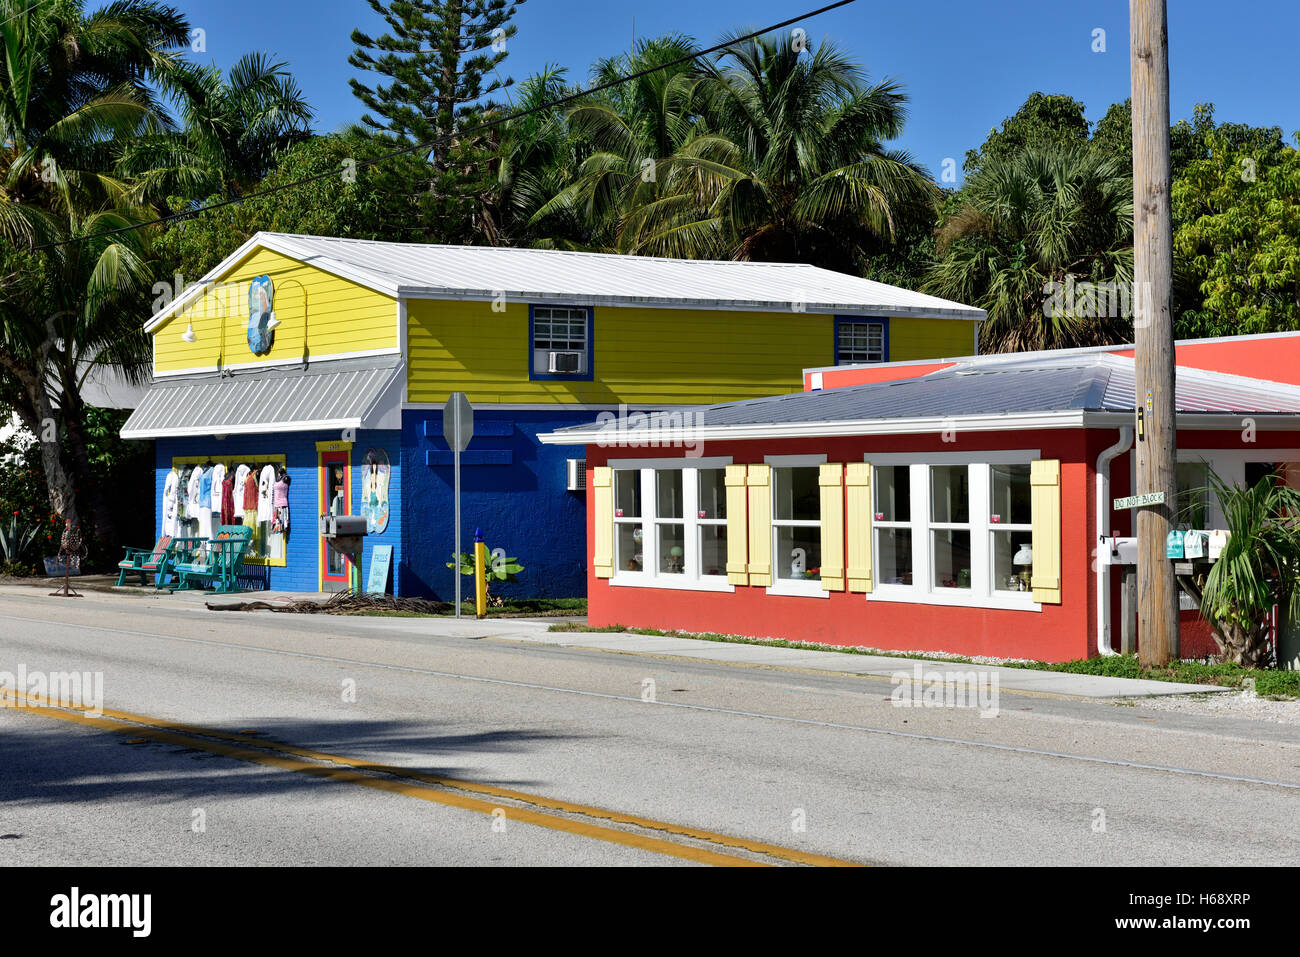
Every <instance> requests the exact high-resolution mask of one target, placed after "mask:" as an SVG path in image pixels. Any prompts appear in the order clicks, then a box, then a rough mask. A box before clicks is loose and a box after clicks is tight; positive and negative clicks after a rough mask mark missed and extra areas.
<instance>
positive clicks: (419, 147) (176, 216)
mask: <svg viewBox="0 0 1300 957" xmlns="http://www.w3.org/2000/svg"><path fill="white" fill-rule="evenodd" d="M853 2H854V0H836V2H834V3H830V4H827V5H826V6H824V7H818V8H817V9H816V10H813V11H810V12H809V13H804V14H801V15H799V16H797V17H791V18H789V19H788V20H782V21H781V22H780V23H774V24H772V25H771V26H768V27H763V28H762V29H761V30H754V31H753V32H751V33H746V34H745V35H744V36H739V37H733V38H732V39H730V40H728V41H726V42H725V43H718V44H715V45H714V46H711V47H709V48H708V49H706V50H700V51H698V52H696V53H688V54H686V55H684V56H680V57H677V58H676V59H673V60H669V61H667V62H666V63H660V64H658V65H656V66H652V67H647V68H646V69H644V70H638V71H637V72H636V73H629V74H627V75H626V76H620V77H615V78H614V79H612V80H606V81H605V82H604V83H600V84H597V85H596V86H592V87H588V88H586V89H583V90H578V91H576V92H574V93H570V94H567V95H566V96H562V97H560V98H558V99H555V100H551V101H549V102H546V103H540V104H538V105H537V106H533V107H529V108H528V109H526V110H519V111H518V112H515V113H508V114H506V115H505V116H500V117H497V118H496V119H494V120H489V121H487V122H485V123H480V124H478V125H477V126H472V127H470V128H469V129H464V130H457V131H456V132H455V133H452V134H446V135H444V136H439V137H435V138H434V139H432V140H429V141H427V142H424V143H416V144H414V145H412V146H404V147H402V148H401V149H397V150H393V151H392V152H390V153H385V154H383V155H382V156H376V157H374V158H372V159H363V160H353V161H352V165H351V166H338V167H336V168H334V169H329V170H326V171H325V172H323V173H316V174H314V175H312V176H306V177H304V178H302V179H299V180H294V181H293V182H291V183H282V184H280V185H279V186H272V187H271V188H269V189H264V190H261V191H259V192H256V193H249V194H248V195H247V196H237V197H235V198H233V199H223V200H221V201H220V202H217V203H212V204H211V205H209V206H204V207H203V208H202V209H196V210H185V211H182V212H179V213H171V214H170V215H167V216H160V217H158V218H157V219H151V220H148V221H146V222H143V223H135V224H134V225H131V226H119V227H117V228H116V229H109V230H105V231H104V232H99V233H91V234H89V235H86V236H74V237H72V238H71V239H61V240H59V241H58V242H54V243H45V244H43V245H40V246H35V247H33V249H34V250H42V249H57V248H59V247H60V246H70V245H72V244H73V243H79V242H84V241H85V240H88V239H101V238H103V237H105V236H114V235H117V234H118V233H127V232H132V231H134V230H137V229H143V228H145V227H146V226H160V225H162V224H163V223H170V222H175V221H177V220H181V219H189V218H192V217H195V216H199V215H201V214H203V213H206V212H210V211H212V210H214V209H221V208H223V207H226V206H238V205H239V204H241V203H245V202H248V201H249V200H251V199H261V198H262V197H264V196H271V195H273V194H275V193H282V192H284V191H285V190H289V189H296V188H297V187H299V186H306V185H307V184H308V183H314V182H317V181H318V180H322V179H327V178H329V177H332V176H338V175H339V174H341V173H343V172H344V170H345V169H346V170H348V171H349V172H350V171H352V170H356V169H361V168H364V167H367V166H375V165H377V164H379V163H385V162H387V161H388V160H391V159H396V158H397V157H399V156H407V155H409V154H411V153H416V152H420V151H424V152H428V151H430V150H432V149H433V148H434V147H435V146H440V145H442V144H443V143H444V142H447V141H449V140H451V139H452V138H453V137H465V136H471V135H474V134H476V133H482V132H484V131H486V130H490V129H493V128H495V127H497V126H501V125H502V124H504V123H509V122H511V121H513V120H519V119H523V118H524V117H525V116H531V115H532V114H534V113H541V112H543V111H546V110H553V109H555V108H556V107H559V106H564V105H565V104H567V103H572V102H573V101H574V100H578V99H581V98H582V97H584V96H590V95H591V94H593V93H600V92H603V91H604V90H608V89H612V88H613V87H616V86H621V85H622V84H624V83H630V82H632V81H633V80H639V79H641V77H644V76H649V75H650V74H652V73H658V72H660V71H662V70H667V69H669V68H670V67H674V66H679V65H681V64H683V63H689V62H692V61H694V60H698V59H699V58H700V57H705V56H709V55H710V54H713V53H718V52H720V51H722V50H725V49H727V48H728V47H732V46H735V45H736V44H738V43H743V42H745V41H746V40H752V39H754V38H755V37H759V36H762V35H763V34H765V33H771V32H772V31H773V30H780V29H781V28H782V27H788V26H790V25H791V24H793V23H798V22H800V21H801V20H810V19H812V18H813V17H816V16H820V15H821V14H823V13H827V12H829V11H831V10H835V9H837V8H838V7H843V6H847V5H848V4H850V3H853Z"/></svg>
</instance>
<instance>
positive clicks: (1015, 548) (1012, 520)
mask: <svg viewBox="0 0 1300 957" xmlns="http://www.w3.org/2000/svg"><path fill="white" fill-rule="evenodd" d="M1029 468H1030V467H1029V464H1028V463H1009V464H1006V465H992V466H989V470H990V471H989V474H990V476H991V479H992V480H991V482H990V489H989V492H990V494H991V496H992V499H991V503H990V506H989V539H990V547H991V548H992V550H993V591H995V592H1000V591H1005V592H1026V591H1029V581H1030V573H1031V572H1032V570H1033V569H1032V567H1031V566H1032V564H1033V560H1034V552H1033V543H1034V520H1033V493H1032V490H1031V489H1030V485H1029Z"/></svg>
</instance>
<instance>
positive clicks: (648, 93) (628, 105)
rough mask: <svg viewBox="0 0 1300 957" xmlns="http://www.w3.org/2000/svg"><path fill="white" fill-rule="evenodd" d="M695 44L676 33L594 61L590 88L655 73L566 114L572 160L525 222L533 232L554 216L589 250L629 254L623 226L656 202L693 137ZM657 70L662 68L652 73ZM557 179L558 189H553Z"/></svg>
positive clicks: (696, 121) (588, 100) (696, 114)
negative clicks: (575, 226)
mask: <svg viewBox="0 0 1300 957" xmlns="http://www.w3.org/2000/svg"><path fill="white" fill-rule="evenodd" d="M695 50H696V43H695V41H694V40H693V39H691V38H690V37H687V36H684V35H681V34H668V35H665V36H662V37H657V38H653V39H645V40H640V41H638V42H637V43H636V45H635V46H634V47H633V48H632V51H631V52H630V53H626V54H623V55H621V56H617V57H607V58H604V59H601V60H598V61H597V62H596V64H595V65H594V66H593V67H592V70H591V81H592V84H593V85H601V84H604V83H607V82H609V81H611V80H615V79H618V78H619V77H623V76H628V75H631V74H635V73H640V72H643V71H646V70H653V72H649V73H647V74H646V75H645V76H642V77H639V78H638V79H636V80H634V81H632V82H629V83H622V84H619V85H618V86H615V87H612V88H611V89H609V90H605V91H603V92H602V93H600V94H599V95H595V96H591V97H587V98H585V99H583V100H582V101H580V102H579V103H578V104H577V105H576V106H574V107H573V108H572V109H570V110H569V111H568V113H567V114H566V116H565V118H564V119H565V125H566V128H567V132H568V140H569V148H570V150H571V155H572V160H571V161H570V162H569V163H568V164H566V165H563V166H560V167H559V168H558V169H553V170H551V173H552V175H550V176H548V177H546V179H549V180H551V181H552V184H553V185H559V186H560V187H561V188H559V189H556V190H555V191H554V192H553V193H551V195H550V198H549V199H548V200H547V201H546V202H544V203H542V204H541V205H540V206H539V207H538V208H537V209H536V210H535V212H534V213H533V215H532V217H531V218H530V221H529V222H530V225H531V226H533V227H536V226H538V225H540V224H541V223H542V222H544V221H546V220H548V219H550V220H551V221H554V220H555V219H556V218H557V217H558V218H559V219H560V220H561V221H562V222H567V223H572V222H575V221H576V222H580V223H582V224H583V225H584V228H583V232H584V233H585V242H579V243H578V245H583V246H585V247H586V248H592V249H602V250H606V251H620V252H630V251H635V250H632V249H629V248H627V244H626V243H625V242H624V237H623V236H622V235H621V225H622V224H623V223H624V222H625V221H626V219H627V218H628V217H629V215H630V214H631V213H632V212H633V211H635V210H637V209H639V208H642V207H644V206H646V205H647V204H652V203H654V202H656V201H657V200H658V199H660V198H661V194H662V186H661V184H660V174H661V173H663V172H664V171H665V164H666V162H667V161H668V159H669V158H670V157H671V156H673V154H674V153H675V152H676V151H677V150H678V149H679V148H680V147H681V146H683V145H684V144H685V143H686V142H688V141H689V139H690V138H691V137H692V136H693V135H695V131H696V129H697V127H698V124H699V121H700V116H699V111H698V109H697V108H696V105H695V98H696V89H697V87H698V85H699V83H700V76H699V75H698V73H697V72H696V70H695V69H694V67H693V66H692V65H691V63H690V62H689V61H687V62H682V63H676V64H674V65H672V66H667V64H669V63H673V61H675V60H680V59H681V58H683V57H687V56H689V55H690V54H691V53H693V52H694V51H695ZM654 67H663V69H658V70H654V69H653V68H654ZM556 172H558V173H559V174H560V175H559V177H558V179H559V181H560V182H554V180H556V179H557V177H556V176H555V175H554V173H556Z"/></svg>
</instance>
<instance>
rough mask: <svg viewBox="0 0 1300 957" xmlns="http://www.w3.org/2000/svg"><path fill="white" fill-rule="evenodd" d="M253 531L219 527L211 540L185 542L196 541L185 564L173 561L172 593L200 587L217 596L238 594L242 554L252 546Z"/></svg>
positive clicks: (193, 540) (244, 528) (237, 526)
mask: <svg viewBox="0 0 1300 957" xmlns="http://www.w3.org/2000/svg"><path fill="white" fill-rule="evenodd" d="M252 538H253V530H252V529H251V528H249V527H248V526H247V525H221V526H218V528H217V533H216V534H215V535H214V536H213V537H212V538H211V539H207V540H204V539H185V540H184V541H185V542H186V543H190V542H200V543H201V545H200V546H199V547H198V548H195V549H193V550H192V551H191V552H190V554H189V555H188V557H187V560H185V561H177V562H176V564H175V566H174V570H175V572H176V576H177V579H178V580H177V582H176V584H175V585H173V586H171V588H172V591H188V590H189V589H191V588H202V589H205V590H211V591H215V592H218V593H222V594H225V593H227V592H234V591H240V587H239V572H240V569H242V568H243V566H244V554H245V553H246V552H247V551H248V546H249V545H250V544H251V543H252Z"/></svg>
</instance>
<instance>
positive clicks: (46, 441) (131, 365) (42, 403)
mask: <svg viewBox="0 0 1300 957" xmlns="http://www.w3.org/2000/svg"><path fill="white" fill-rule="evenodd" d="M141 215H142V214H136V215H132V214H131V213H129V212H125V211H120V210H108V211H104V212H98V213H94V214H92V215H89V216H86V217H84V218H82V219H78V220H76V221H74V222H73V224H72V227H71V231H70V233H69V235H68V237H67V238H69V239H73V240H77V241H76V242H71V243H68V244H66V245H63V246H60V247H58V248H56V249H55V250H53V251H51V252H50V253H49V254H47V255H43V256H39V255H32V254H30V253H28V254H20V253H18V252H17V251H16V250H13V247H12V245H9V244H6V245H8V246H9V249H10V250H11V252H10V254H9V256H8V257H6V258H7V259H8V260H9V261H10V262H11V263H12V264H13V267H15V268H12V269H11V270H9V275H8V277H7V278H9V280H10V281H9V282H4V281H3V279H4V278H6V277H4V276H0V288H2V289H4V290H5V291H4V293H2V294H0V368H3V369H4V370H5V372H6V373H8V375H7V376H5V380H6V382H5V386H4V387H3V388H0V404H4V405H6V406H8V407H10V408H12V409H13V410H14V411H15V412H16V413H17V414H18V417H19V419H20V420H21V421H22V423H23V425H24V426H25V427H26V428H27V430H28V431H29V432H31V433H32V434H33V435H35V436H37V437H38V438H39V440H40V442H41V456H42V465H43V467H44V471H45V477H46V484H47V487H48V491H49V493H50V504H51V506H52V507H53V508H54V510H55V511H56V512H57V513H58V514H59V515H60V516H61V517H62V518H64V519H66V520H69V521H71V523H72V524H73V525H74V526H84V525H85V524H86V523H85V519H86V517H87V516H86V515H83V514H82V513H83V509H82V508H81V507H80V506H79V501H78V500H79V497H80V496H79V495H78V491H79V490H80V492H81V493H82V495H84V496H85V497H86V499H87V502H88V504H89V509H88V510H85V511H88V513H89V518H90V523H89V524H90V527H93V529H94V531H95V534H96V538H97V539H98V540H99V541H100V542H109V543H111V542H113V541H115V540H116V533H115V525H114V522H113V518H112V509H110V508H109V507H108V494H107V487H106V483H105V482H104V481H103V476H102V475H96V474H95V472H94V470H93V469H92V467H91V462H90V455H89V450H88V437H87V431H86V417H87V407H86V405H85V403H84V401H83V400H82V398H81V390H82V387H83V386H84V385H85V382H86V379H87V378H88V377H89V376H90V375H91V374H92V373H93V372H94V371H95V370H97V369H101V368H104V367H108V366H112V367H116V368H117V369H119V370H120V371H121V373H122V374H123V375H124V376H125V377H126V378H127V379H128V380H131V381H136V382H138V381H140V380H142V379H143V378H144V377H145V375H146V374H147V370H148V367H149V357H150V352H149V342H148V337H147V336H146V335H145V334H144V333H143V332H142V331H141V330H140V324H139V322H138V321H136V320H135V319H134V318H127V319H125V321H124V317H134V316H136V315H139V313H140V312H141V311H142V310H143V306H144V304H145V303H146V302H147V298H146V293H147V291H148V290H149V288H150V284H151V283H152V281H153V273H152V269H151V266H150V263H149V262H148V259H147V255H146V248H145V244H146V240H145V237H144V234H143V233H142V232H141V231H140V230H131V231H125V232H120V233H116V234H114V235H112V236H105V235H103V234H105V233H109V232H112V231H113V230H117V229H121V228H122V227H126V226H131V225H134V224H136V223H138V222H140V220H141ZM59 426H61V427H62V428H61V429H60V428H59ZM60 432H61V433H62V435H61V436H60ZM60 437H61V438H62V442H60Z"/></svg>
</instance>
